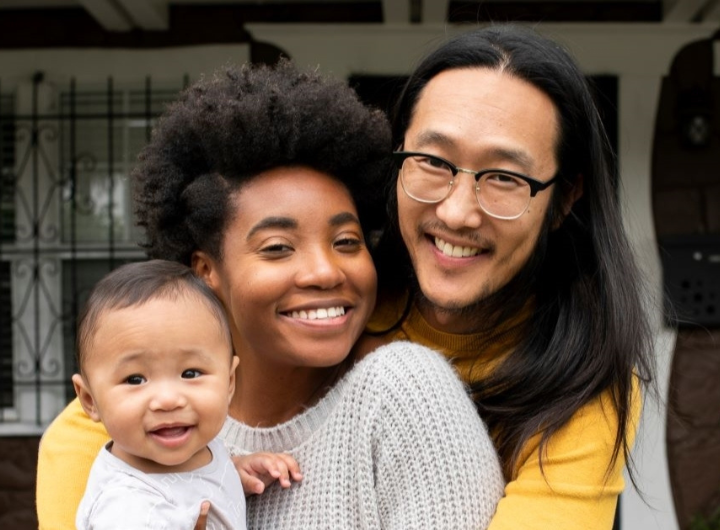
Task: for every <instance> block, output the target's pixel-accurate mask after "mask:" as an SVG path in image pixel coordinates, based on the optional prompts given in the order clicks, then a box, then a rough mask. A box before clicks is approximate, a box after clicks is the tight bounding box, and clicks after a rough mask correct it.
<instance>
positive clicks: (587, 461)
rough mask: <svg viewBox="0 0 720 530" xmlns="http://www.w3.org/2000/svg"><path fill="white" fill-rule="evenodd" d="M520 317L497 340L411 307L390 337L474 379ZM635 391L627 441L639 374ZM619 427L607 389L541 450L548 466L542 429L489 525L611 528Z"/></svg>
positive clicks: (392, 306)
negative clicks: (451, 329) (438, 356)
mask: <svg viewBox="0 0 720 530" xmlns="http://www.w3.org/2000/svg"><path fill="white" fill-rule="evenodd" d="M403 303H404V301H403V300H397V299H394V300H385V301H384V302H381V303H380V304H379V305H378V307H377V309H376V311H375V314H374V315H373V319H372V322H371V324H370V327H371V329H375V330H384V329H388V328H389V327H390V326H392V325H393V324H394V323H395V322H397V320H398V318H399V315H400V313H401V312H402V307H403ZM518 318H522V315H519V316H518ZM516 323H517V322H511V323H509V325H508V329H505V330H502V329H501V330H494V331H495V333H494V334H493V337H492V340H491V341H488V337H487V336H486V335H482V334H456V333H446V332H443V331H440V330H437V329H435V328H433V327H432V326H431V325H430V324H428V322H427V321H426V320H425V319H424V318H423V316H422V314H421V313H420V311H419V310H418V309H417V307H415V306H413V307H412V308H411V310H410V313H409V315H408V316H407V318H406V319H405V320H404V321H403V323H402V325H401V326H400V327H398V328H396V329H395V330H394V331H393V332H392V333H391V334H390V339H391V340H398V341H406V340H411V341H413V342H414V343H419V344H424V345H426V346H428V347H430V348H432V349H433V350H436V351H440V352H442V353H443V354H444V356H445V357H446V358H447V359H448V360H450V361H451V363H452V364H453V366H454V367H455V370H456V372H457V373H458V374H459V375H460V378H461V379H462V380H463V381H464V382H465V383H466V384H470V383H472V382H474V381H478V380H482V379H483V378H485V377H487V375H488V374H489V373H491V372H492V370H493V369H494V368H495V366H497V363H498V361H500V360H501V359H502V358H503V357H504V356H505V355H507V354H508V353H509V351H511V349H512V348H513V347H514V345H515V344H516V343H517V337H516V336H514V333H513V325H514V324H516ZM386 340H387V337H386ZM478 345H482V347H481V348H479V347H478ZM634 395H635V399H634V401H633V404H632V410H631V418H630V430H631V432H630V434H629V435H630V439H629V443H632V442H633V440H634V438H635V432H636V429H637V426H638V423H639V422H640V413H641V409H642V398H641V395H640V390H639V382H638V381H637V378H636V379H635V381H634ZM617 429H618V422H617V414H616V412H615V407H614V405H613V402H612V396H611V395H610V391H605V392H603V393H602V394H601V395H600V396H598V397H597V398H595V399H593V400H591V401H590V402H588V403H587V404H586V405H584V406H583V407H581V408H580V409H578V410H577V411H576V412H575V414H574V415H573V416H572V418H571V419H570V421H569V422H568V423H567V424H565V425H564V426H563V427H562V428H561V429H560V430H559V431H557V432H556V433H555V434H554V435H553V436H552V438H551V439H550V442H549V444H548V446H547V451H546V452H544V453H543V466H542V468H541V467H540V450H539V445H540V433H538V434H537V435H536V436H534V437H533V438H531V439H530V440H529V441H528V443H527V444H525V446H524V447H523V448H522V449H521V451H520V457H519V459H518V464H517V466H516V467H515V469H514V470H513V476H512V477H511V480H510V481H509V482H508V483H507V484H506V486H505V494H504V496H503V498H502V499H501V500H500V503H499V504H498V507H497V511H496V513H495V516H494V517H493V519H492V522H491V523H490V527H489V529H488V530H518V529H520V528H521V529H523V530H548V529H552V530H578V529H582V530H611V529H612V528H613V519H614V516H615V510H616V506H617V499H618V496H619V495H620V493H621V492H622V490H623V489H624V487H625V482H624V479H623V468H624V467H625V459H624V457H623V454H622V452H621V453H620V454H619V455H618V458H617V460H616V461H615V464H614V465H613V466H612V467H611V468H610V469H608V465H609V463H610V460H611V456H612V453H613V444H614V442H615V436H616V434H617Z"/></svg>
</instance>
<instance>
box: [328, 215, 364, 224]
mask: <svg viewBox="0 0 720 530" xmlns="http://www.w3.org/2000/svg"><path fill="white" fill-rule="evenodd" d="M347 223H357V224H360V219H358V218H357V216H356V215H355V214H352V213H350V212H342V213H339V214H336V215H333V216H332V217H331V218H330V226H341V225H344V224H347Z"/></svg>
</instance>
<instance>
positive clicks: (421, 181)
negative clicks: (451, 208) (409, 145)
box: [401, 156, 531, 219]
mask: <svg viewBox="0 0 720 530" xmlns="http://www.w3.org/2000/svg"><path fill="white" fill-rule="evenodd" d="M458 177H459V174H458V175H456V176H454V175H453V170H452V168H451V167H450V166H448V165H447V164H446V163H444V162H443V161H442V160H438V159H436V158H431V157H425V156H410V157H408V158H406V159H405V160H404V162H403V165H402V169H401V179H402V181H401V184H402V186H403V189H404V190H405V193H407V194H408V195H409V196H410V197H411V198H413V199H415V200H417V201H420V202H427V203H436V202H440V201H442V200H443V199H445V197H447V196H448V195H449V193H450V190H451V189H452V185H453V180H454V179H456V178H458ZM530 192H531V190H530V186H529V185H528V183H527V182H525V181H524V180H522V179H520V178H518V177H516V176H514V175H511V174H507V173H503V172H490V173H484V174H483V175H482V176H481V177H480V179H479V180H478V181H477V185H476V187H475V194H476V196H477V201H478V203H479V204H480V206H481V208H482V209H483V210H484V211H485V212H486V213H487V214H489V215H492V216H494V217H499V218H507V219H512V218H515V217H519V216H520V215H522V214H523V213H524V212H525V210H526V209H527V207H528V205H529V203H530V198H531V197H530Z"/></svg>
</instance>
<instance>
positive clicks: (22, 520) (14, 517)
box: [0, 436, 40, 530]
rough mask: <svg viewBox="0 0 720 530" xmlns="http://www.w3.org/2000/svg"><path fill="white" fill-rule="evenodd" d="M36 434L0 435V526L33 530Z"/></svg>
mask: <svg viewBox="0 0 720 530" xmlns="http://www.w3.org/2000/svg"><path fill="white" fill-rule="evenodd" d="M39 443H40V438H39V437H35V436H33V437H17V438H15V437H10V438H0V528H2V529H8V530H9V529H12V530H36V529H37V527H38V521H37V515H36V513H35V473H36V470H37V455H38V445H39Z"/></svg>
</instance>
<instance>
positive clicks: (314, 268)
mask: <svg viewBox="0 0 720 530" xmlns="http://www.w3.org/2000/svg"><path fill="white" fill-rule="evenodd" d="M344 281H345V273H344V271H343V269H342V268H341V267H340V266H339V264H338V261H337V257H336V256H334V255H333V252H332V249H328V250H325V249H321V250H317V251H314V252H311V253H309V254H308V255H307V257H306V259H305V260H303V262H302V268H301V270H300V271H299V272H298V274H297V276H296V282H297V285H298V286H299V287H303V288H317V289H324V290H327V289H332V288H334V287H337V286H338V285H340V284H342V283H343V282H344Z"/></svg>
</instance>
